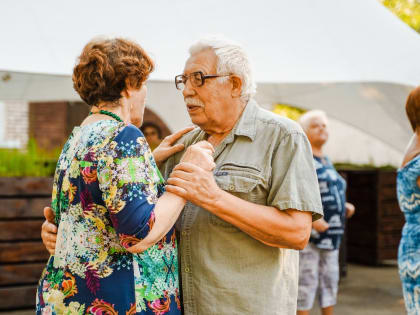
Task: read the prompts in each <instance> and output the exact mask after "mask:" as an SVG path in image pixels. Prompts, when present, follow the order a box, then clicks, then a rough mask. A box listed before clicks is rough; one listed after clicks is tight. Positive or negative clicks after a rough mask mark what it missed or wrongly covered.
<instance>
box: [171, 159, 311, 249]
mask: <svg viewBox="0 0 420 315" xmlns="http://www.w3.org/2000/svg"><path fill="white" fill-rule="evenodd" d="M166 189H167V191H169V192H172V193H174V194H177V195H178V196H180V197H183V198H185V199H186V200H189V201H191V202H192V203H194V204H196V205H198V206H200V207H202V208H204V209H206V210H207V211H209V212H211V213H213V214H215V215H217V216H218V217H220V218H221V219H222V220H224V221H226V222H229V223H231V224H232V225H234V226H236V227H237V228H239V229H241V230H242V231H244V232H245V233H247V234H249V235H250V236H252V237H253V238H255V239H257V240H259V241H261V242H262V243H264V244H266V245H269V246H273V247H281V248H293V249H303V248H304V247H305V246H306V244H307V242H308V240H309V236H310V232H311V226H312V214H311V212H307V211H299V210H295V209H287V210H279V209H277V208H275V207H270V206H263V205H258V204H254V203H251V202H248V201H245V200H242V199H240V198H238V197H236V196H233V195H232V194H229V193H227V192H225V191H223V190H222V189H220V188H219V187H218V186H217V184H216V182H215V180H214V177H213V174H212V173H211V172H207V171H205V170H203V169H200V168H199V167H196V166H195V165H192V164H190V163H180V164H179V165H177V166H176V167H175V168H174V171H173V172H172V174H171V177H170V178H169V179H168V185H167V186H166ZM308 210H309V209H308Z"/></svg>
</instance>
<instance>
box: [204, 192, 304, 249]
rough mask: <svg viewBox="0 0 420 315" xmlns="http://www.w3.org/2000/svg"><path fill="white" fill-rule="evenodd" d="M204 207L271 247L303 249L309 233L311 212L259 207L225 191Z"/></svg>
mask: <svg viewBox="0 0 420 315" xmlns="http://www.w3.org/2000/svg"><path fill="white" fill-rule="evenodd" d="M204 208H206V209H207V210H208V211H209V212H211V213H213V214H214V215H217V216H218V217H220V218H221V219H222V220H224V221H226V222H229V223H231V224H232V225H234V226H236V227H237V228H239V229H240V230H242V231H244V232H245V233H247V234H249V235H250V236H252V237H253V238H255V239H257V240H259V241H261V242H262V243H264V244H266V245H269V246H273V247H281V248H293V249H303V248H304V247H305V246H306V243H307V242H308V239H309V236H310V232H311V226H312V215H311V213H310V212H306V211H299V210H294V209H287V210H279V209H277V208H275V207H269V206H263V205H258V204H254V203H251V202H248V201H245V200H242V199H240V198H238V197H236V196H233V195H232V194H229V193H227V192H225V191H221V192H220V193H219V196H218V198H217V200H216V202H213V203H209V204H206V205H204Z"/></svg>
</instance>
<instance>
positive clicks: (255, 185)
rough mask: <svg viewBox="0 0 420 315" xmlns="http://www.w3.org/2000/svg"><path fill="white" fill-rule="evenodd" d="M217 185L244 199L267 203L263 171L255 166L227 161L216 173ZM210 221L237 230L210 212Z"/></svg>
mask: <svg viewBox="0 0 420 315" xmlns="http://www.w3.org/2000/svg"><path fill="white" fill-rule="evenodd" d="M214 175H215V176H214V177H215V180H216V183H217V185H218V186H219V187H220V188H221V189H223V190H224V191H226V192H228V193H230V194H232V195H234V196H236V197H238V198H241V199H243V200H246V201H249V202H252V203H258V204H265V200H266V197H267V194H266V192H265V190H264V189H263V186H264V185H263V183H264V179H263V177H262V172H261V170H259V169H258V168H257V167H255V166H249V165H240V164H233V163H225V164H223V165H222V166H221V167H220V168H218V169H217V171H216V172H215V174H214ZM210 222H211V223H212V224H214V225H217V226H221V227H224V228H227V229H230V230H237V231H238V229H237V228H236V227H234V226H233V225H232V224H230V223H228V222H226V221H224V220H222V219H220V218H219V217H217V216H216V215H213V214H211V213H210Z"/></svg>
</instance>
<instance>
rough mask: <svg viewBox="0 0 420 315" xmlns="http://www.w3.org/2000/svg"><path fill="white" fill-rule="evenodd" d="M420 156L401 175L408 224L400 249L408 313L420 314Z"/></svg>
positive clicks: (401, 199) (400, 198)
mask: <svg viewBox="0 0 420 315" xmlns="http://www.w3.org/2000/svg"><path fill="white" fill-rule="evenodd" d="M419 176H420V155H418V156H417V157H415V158H414V159H412V160H411V161H410V162H408V163H407V164H406V165H405V166H404V167H403V168H401V169H399V170H398V174H397V194H398V202H399V205H400V208H401V210H402V211H403V212H404V216H405V225H404V228H403V231H402V237H401V241H400V246H399V248H398V267H399V273H400V278H401V281H402V287H403V292H404V300H405V307H406V309H407V314H409V315H420V188H419V187H418V186H417V180H418V177H419Z"/></svg>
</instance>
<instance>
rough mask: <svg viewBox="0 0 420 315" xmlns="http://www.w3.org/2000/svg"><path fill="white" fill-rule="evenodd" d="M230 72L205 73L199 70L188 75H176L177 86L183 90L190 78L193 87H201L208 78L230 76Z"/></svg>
mask: <svg viewBox="0 0 420 315" xmlns="http://www.w3.org/2000/svg"><path fill="white" fill-rule="evenodd" d="M228 76H230V74H221V75H218V74H208V75H204V74H203V72H201V71H197V72H193V73H190V74H188V75H184V74H180V75H177V76H176V77H175V86H176V88H177V89H178V90H183V89H184V87H185V84H186V83H187V80H188V79H190V82H191V85H192V86H193V87H200V86H202V85H203V84H204V83H205V80H206V79H212V78H219V77H228Z"/></svg>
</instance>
